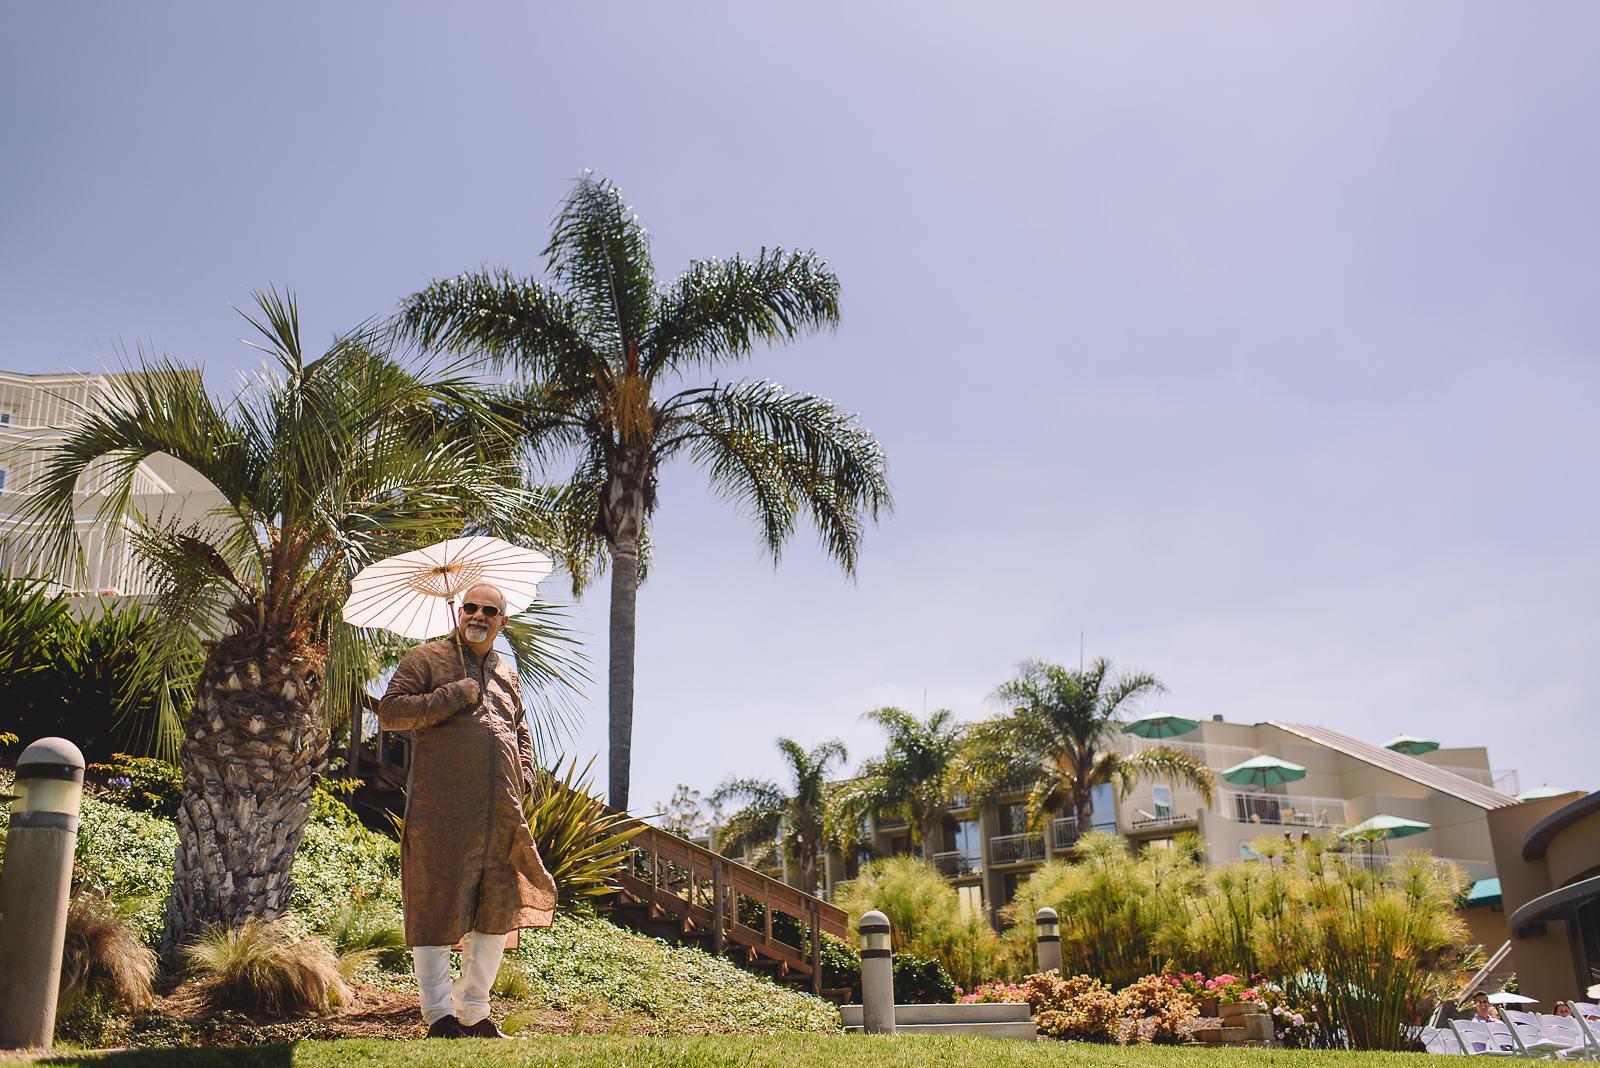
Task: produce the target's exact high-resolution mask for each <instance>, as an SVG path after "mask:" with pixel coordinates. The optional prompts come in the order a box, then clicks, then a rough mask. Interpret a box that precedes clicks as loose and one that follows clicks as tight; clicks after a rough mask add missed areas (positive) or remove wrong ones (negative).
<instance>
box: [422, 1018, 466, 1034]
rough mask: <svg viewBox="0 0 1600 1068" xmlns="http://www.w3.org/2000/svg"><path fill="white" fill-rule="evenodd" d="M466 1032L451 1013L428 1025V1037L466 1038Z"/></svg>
mask: <svg viewBox="0 0 1600 1068" xmlns="http://www.w3.org/2000/svg"><path fill="white" fill-rule="evenodd" d="M467 1034H468V1032H467V1029H466V1028H464V1027H462V1026H461V1021H460V1020H458V1019H456V1018H455V1017H454V1016H453V1015H452V1016H441V1017H439V1018H438V1019H437V1020H435V1021H433V1023H431V1024H429V1025H428V1037H429V1038H466V1037H467Z"/></svg>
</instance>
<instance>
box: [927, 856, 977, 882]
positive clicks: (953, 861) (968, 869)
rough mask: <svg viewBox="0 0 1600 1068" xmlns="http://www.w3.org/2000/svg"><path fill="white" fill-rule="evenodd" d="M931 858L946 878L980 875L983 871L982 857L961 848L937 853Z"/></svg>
mask: <svg viewBox="0 0 1600 1068" xmlns="http://www.w3.org/2000/svg"><path fill="white" fill-rule="evenodd" d="M931 859H932V861H933V866H934V867H935V868H936V869H938V872H939V874H940V875H943V876H944V877H945V878H946V879H961V878H964V877H966V876H968V875H978V874H980V873H981V872H982V871H983V858H982V857H975V856H973V855H972V854H970V853H966V852H963V851H961V850H951V851H950V852H948V853H935V854H934V855H933V857H932V858H931Z"/></svg>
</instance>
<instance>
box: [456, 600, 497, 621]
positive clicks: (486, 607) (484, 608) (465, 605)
mask: <svg viewBox="0 0 1600 1068" xmlns="http://www.w3.org/2000/svg"><path fill="white" fill-rule="evenodd" d="M474 612H482V613H483V618H484V619H493V618H494V617H495V616H497V615H499V614H500V609H498V608H496V607H495V606H494V605H492V604H473V603H472V602H471V601H464V602H462V605H461V614H462V615H464V616H470V615H472V614H473V613H474Z"/></svg>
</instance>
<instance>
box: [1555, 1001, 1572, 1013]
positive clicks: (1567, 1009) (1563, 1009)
mask: <svg viewBox="0 0 1600 1068" xmlns="http://www.w3.org/2000/svg"><path fill="white" fill-rule="evenodd" d="M1554 1015H1556V1016H1571V1015H1572V1006H1571V1005H1568V1004H1567V1003H1566V1002H1565V1001H1558V1002H1556V1008H1555V1013H1554Z"/></svg>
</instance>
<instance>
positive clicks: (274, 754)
mask: <svg viewBox="0 0 1600 1068" xmlns="http://www.w3.org/2000/svg"><path fill="white" fill-rule="evenodd" d="M323 663H324V653H323V652H322V650H320V649H319V648H313V647H307V646H306V645H304V644H301V643H293V642H288V641H284V640H278V641H274V640H273V639H272V638H271V637H269V638H268V639H267V640H265V641H263V640H261V639H260V638H259V637H242V636H236V637H230V638H224V639H223V640H222V641H219V642H218V643H217V644H216V645H215V646H213V647H212V649H211V652H210V653H209V655H208V656H207V658H206V665H205V668H204V670H203V671H202V672H201V674H200V679H199V681H198V682H197V683H196V685H195V707H194V711H193V713H192V714H191V716H190V719H189V724H188V728H187V730H186V731H185V734H184V739H183V745H182V747H181V748H180V750H179V755H178V762H179V767H180V768H181V769H182V771H183V792H184V796H183V802H182V804H181V805H180V806H179V808H178V816H177V829H178V852H177V857H176V859H175V861H174V870H173V881H172V892H171V894H170V895H169V896H168V898H167V911H166V923H165V929H164V931H163V933H162V937H161V951H162V954H163V955H164V956H166V957H167V958H168V959H172V958H173V957H174V956H175V955H176V953H177V950H178V949H179V948H180V947H181V946H182V945H183V944H184V943H186V942H188V941H190V940H192V939H193V938H194V937H195V936H196V935H198V934H200V933H201V932H202V931H203V930H204V929H206V928H208V927H213V926H214V927H220V928H233V927H237V926H238V925H239V924H241V923H243V922H244V921H246V920H250V919H256V918H260V919H265V920H274V919H277V918H278V917H279V916H281V915H283V913H284V912H285V911H287V910H288V907H289V893H290V886H291V883H290V878H289V872H290V868H291V867H292V866H293V864H294V854H295V850H296V849H298V848H299V846H300V840H301V838H303V837H304V836H305V829H306V821H307V819H308V818H309V817H310V814H311V792H312V788H313V786H314V785H315V783H316V778H317V775H318V774H319V772H320V771H321V770H322V767H323V762H324V761H325V760H326V758H327V753H328V731H327V728H326V727H325V726H324V724H323V722H322V670H323Z"/></svg>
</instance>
